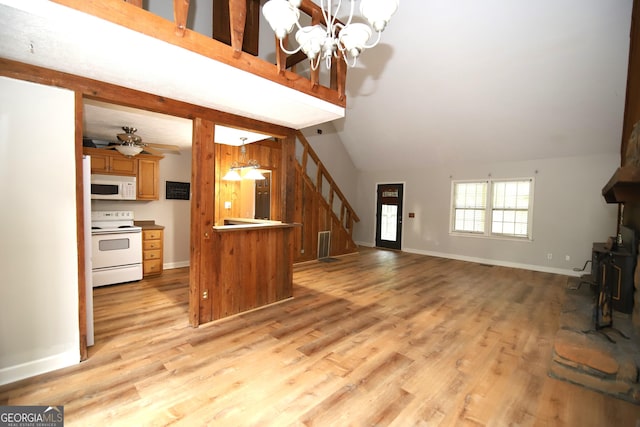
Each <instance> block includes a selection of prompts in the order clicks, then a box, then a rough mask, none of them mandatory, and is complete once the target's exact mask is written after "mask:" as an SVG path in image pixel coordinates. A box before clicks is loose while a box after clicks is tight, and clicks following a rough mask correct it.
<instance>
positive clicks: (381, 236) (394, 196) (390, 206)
mask: <svg viewBox="0 0 640 427" xmlns="http://www.w3.org/2000/svg"><path fill="white" fill-rule="evenodd" d="M402 191H403V184H378V197H377V200H378V202H377V208H376V246H378V247H381V248H388V249H397V250H400V249H402Z"/></svg>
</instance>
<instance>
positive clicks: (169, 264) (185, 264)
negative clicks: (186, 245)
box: [162, 261, 189, 270]
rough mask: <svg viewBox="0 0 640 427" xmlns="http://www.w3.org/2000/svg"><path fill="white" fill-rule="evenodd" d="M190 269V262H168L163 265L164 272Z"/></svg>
mask: <svg viewBox="0 0 640 427" xmlns="http://www.w3.org/2000/svg"><path fill="white" fill-rule="evenodd" d="M183 267H189V261H178V262H167V263H164V264H162V268H163V269H164V270H171V269H173V268H183Z"/></svg>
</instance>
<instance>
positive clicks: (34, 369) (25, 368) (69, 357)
mask: <svg viewBox="0 0 640 427" xmlns="http://www.w3.org/2000/svg"><path fill="white" fill-rule="evenodd" d="M78 363H80V349H73V350H68V351H66V352H64V353H59V354H54V355H52V356H48V357H43V358H42V359H37V360H32V361H30V362H26V363H21V364H19V365H15V366H8V367H6V368H2V369H0V385H5V384H10V383H13V382H16V381H20V380H23V379H25V378H29V377H33V376H36V375H40V374H44V373H46V372H51V371H55V370H57V369H62V368H66V367H69V366H73V365H77V364H78Z"/></svg>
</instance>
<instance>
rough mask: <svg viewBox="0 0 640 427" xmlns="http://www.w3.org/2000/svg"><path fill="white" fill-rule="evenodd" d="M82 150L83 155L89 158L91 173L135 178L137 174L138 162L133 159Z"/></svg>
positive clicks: (111, 153) (106, 152)
mask: <svg viewBox="0 0 640 427" xmlns="http://www.w3.org/2000/svg"><path fill="white" fill-rule="evenodd" d="M84 150H85V151H84V152H85V154H89V155H90V156H91V173H100V174H107V175H127V176H136V174H137V172H138V161H137V160H136V159H135V158H133V157H125V156H123V155H122V154H120V153H118V152H117V151H105V150H103V149H97V148H95V149H92V148H85V149H84Z"/></svg>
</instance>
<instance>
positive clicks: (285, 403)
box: [0, 249, 640, 427]
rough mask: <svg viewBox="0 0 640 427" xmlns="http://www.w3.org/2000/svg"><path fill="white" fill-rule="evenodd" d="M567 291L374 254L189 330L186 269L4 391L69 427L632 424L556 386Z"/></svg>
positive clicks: (610, 401) (625, 415)
mask: <svg viewBox="0 0 640 427" xmlns="http://www.w3.org/2000/svg"><path fill="white" fill-rule="evenodd" d="M566 280H567V278H566V277H564V276H559V275H553V274H547V273H538V272H531V271H524V270H516V269H509V268H503V267H490V266H484V265H480V264H473V263H466V262H461V261H454V260H447V259H440V258H432V257H427V256H421V255H413V254H406V253H399V252H391V251H380V250H375V249H363V250H361V252H360V253H359V254H357V255H349V256H345V257H342V258H340V259H339V261H337V262H332V263H319V262H312V263H307V264H303V265H297V266H295V268H294V298H293V299H290V300H286V301H284V302H282V303H279V304H275V305H272V306H269V307H266V308H263V309H260V310H256V311H253V312H250V313H245V314H242V315H238V316H235V317H232V318H228V319H223V320H221V321H218V322H214V323H211V324H207V325H205V326H202V327H200V328H197V329H193V328H191V327H189V326H188V319H187V312H188V307H187V304H188V271H187V270H186V269H177V270H168V271H165V272H164V273H163V275H162V276H161V277H160V278H157V279H152V280H146V279H145V280H142V281H141V282H138V283H133V284H125V285H116V286H110V287H104V288H99V289H96V292H95V318H96V323H95V329H96V345H95V346H94V347H91V348H90V351H89V359H88V360H87V361H86V362H83V363H81V364H80V365H77V366H74V367H71V368H67V369H62V370H59V371H56V372H52V373H49V374H45V375H41V376H38V377H34V378H30V379H27V380H23V381H20V382H17V383H13V384H9V385H5V386H3V387H0V404H1V405H64V406H65V421H66V425H69V426H73V425H78V426H89V425H93V426H97V425H109V426H114V425H122V426H132V425H137V426H138V425H139V426H143V425H155V426H162V425H184V426H204V425H212V426H217V425H222V426H288V425H291V426H349V425H352V426H372V425H374V426H440V425H442V426H458V425H463V426H467V425H468V426H479V425H480V426H483V425H486V426H503V425H505V426H506V425H518V426H546V425H548V426H630V427H634V426H637V425H640V407H639V406H636V405H633V404H631V403H628V402H624V401H621V400H616V399H614V398H611V397H607V396H604V395H602V394H599V393H596V392H593V391H589V390H587V389H584V388H582V387H579V386H575V385H572V384H569V383H565V382H561V381H558V380H555V379H552V378H550V377H548V376H547V371H548V368H549V365H550V362H551V347H552V345H553V338H554V335H555V333H556V330H557V328H558V319H559V314H560V307H561V304H562V299H563V296H564V287H565V286H566Z"/></svg>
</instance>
